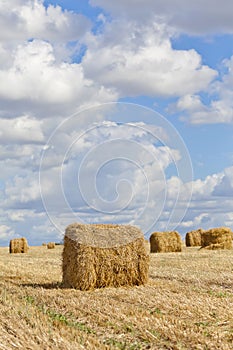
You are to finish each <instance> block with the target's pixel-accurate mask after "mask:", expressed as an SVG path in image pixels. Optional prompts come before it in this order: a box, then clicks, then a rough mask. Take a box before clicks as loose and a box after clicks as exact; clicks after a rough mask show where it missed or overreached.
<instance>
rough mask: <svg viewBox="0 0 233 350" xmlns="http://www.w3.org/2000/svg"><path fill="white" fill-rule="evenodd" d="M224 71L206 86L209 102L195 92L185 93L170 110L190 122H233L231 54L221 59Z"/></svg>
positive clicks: (232, 68)
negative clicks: (226, 58)
mask: <svg viewBox="0 0 233 350" xmlns="http://www.w3.org/2000/svg"><path fill="white" fill-rule="evenodd" d="M223 66H224V68H225V69H226V73H225V74H224V75H223V76H222V78H221V80H216V81H213V82H212V83H211V84H210V86H209V87H208V89H207V91H208V92H209V97H210V102H209V103H204V101H202V99H201V97H200V96H199V95H197V94H193V95H192V94H185V95H184V96H182V97H180V98H179V100H178V101H177V103H176V104H175V105H173V106H170V110H171V111H172V110H173V111H178V112H181V113H182V117H181V120H188V121H189V122H190V123H191V124H218V123H219V124H220V123H225V124H232V123H233V92H232V91H233V56H232V57H231V58H230V59H229V60H224V61H223Z"/></svg>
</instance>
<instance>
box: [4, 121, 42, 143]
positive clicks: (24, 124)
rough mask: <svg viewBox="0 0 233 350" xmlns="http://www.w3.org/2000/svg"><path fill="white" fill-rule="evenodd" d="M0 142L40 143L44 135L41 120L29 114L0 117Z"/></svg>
mask: <svg viewBox="0 0 233 350" xmlns="http://www.w3.org/2000/svg"><path fill="white" fill-rule="evenodd" d="M0 139H1V144H9V143H11V144H12V143H17V144H22V143H24V144H26V143H31V144H33V143H42V142H43V141H44V135H43V132H42V130H41V122H40V121H39V120H36V119H35V118H30V117H29V116H22V117H18V118H15V119H3V118H2V119H0Z"/></svg>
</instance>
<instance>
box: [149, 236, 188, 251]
mask: <svg viewBox="0 0 233 350" xmlns="http://www.w3.org/2000/svg"><path fill="white" fill-rule="evenodd" d="M150 251H151V253H160V252H161V253H162V252H163V253H168V252H181V251H182V240H181V237H180V235H179V233H178V232H176V231H170V232H154V233H152V234H151V236H150Z"/></svg>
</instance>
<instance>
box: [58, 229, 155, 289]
mask: <svg viewBox="0 0 233 350" xmlns="http://www.w3.org/2000/svg"><path fill="white" fill-rule="evenodd" d="M148 270H149V254H148V253H147V250H146V246H145V241H144V237H143V234H142V232H141V231H140V230H139V229H138V228H136V227H133V226H128V225H127V226H126V225H107V224H99V225H83V224H77V223H76V224H72V225H69V226H68V227H67V228H66V232H65V238H64V248H63V285H64V286H65V287H67V288H70V287H71V288H76V289H80V290H91V289H95V288H103V287H120V286H133V285H141V284H145V283H146V282H147V280H148Z"/></svg>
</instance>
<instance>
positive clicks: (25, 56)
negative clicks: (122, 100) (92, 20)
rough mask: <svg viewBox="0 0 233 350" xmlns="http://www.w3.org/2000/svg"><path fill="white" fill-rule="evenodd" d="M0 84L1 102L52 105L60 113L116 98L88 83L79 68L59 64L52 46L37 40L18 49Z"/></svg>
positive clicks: (78, 65)
mask: <svg viewBox="0 0 233 350" xmlns="http://www.w3.org/2000/svg"><path fill="white" fill-rule="evenodd" d="M0 80H1V81H4V84H1V86H0V99H1V100H3V101H4V100H5V101H11V100H13V101H24V104H26V105H27V104H28V103H30V101H31V103H32V102H33V103H36V104H40V105H45V106H46V105H48V104H51V105H55V106H56V108H57V110H58V111H59V109H60V108H61V107H60V106H62V105H64V104H65V105H66V106H67V105H68V104H72V106H75V107H76V108H78V107H81V105H82V106H84V105H85V104H86V105H87V104H90V103H96V102H97V101H98V102H103V101H104V102H107V101H109V100H112V99H115V98H116V95H115V94H114V93H113V92H112V91H111V90H110V89H105V88H104V87H103V86H102V85H100V84H96V83H95V82H94V81H93V80H91V79H87V78H86V77H85V76H84V72H83V68H82V66H81V65H80V64H75V63H74V64H69V63H65V62H63V63H57V62H56V58H55V56H54V51H53V47H52V45H51V44H49V43H47V42H44V41H38V40H34V41H32V42H29V43H26V44H24V45H20V46H18V48H17V50H16V52H15V57H14V62H13V65H12V66H11V67H10V68H9V69H2V70H0ZM58 106H59V107H58ZM45 116H46V115H45Z"/></svg>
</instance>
